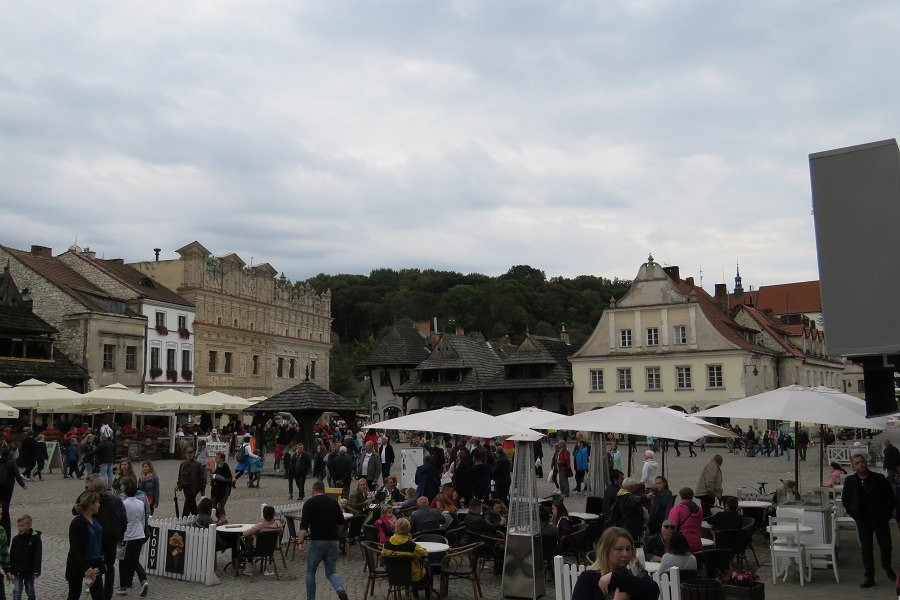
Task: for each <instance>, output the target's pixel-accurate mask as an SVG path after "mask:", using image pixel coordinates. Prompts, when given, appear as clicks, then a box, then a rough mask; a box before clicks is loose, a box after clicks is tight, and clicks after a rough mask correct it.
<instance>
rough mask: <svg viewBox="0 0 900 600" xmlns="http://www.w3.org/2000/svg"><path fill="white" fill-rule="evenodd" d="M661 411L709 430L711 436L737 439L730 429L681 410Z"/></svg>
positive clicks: (661, 408) (665, 407)
mask: <svg viewBox="0 0 900 600" xmlns="http://www.w3.org/2000/svg"><path fill="white" fill-rule="evenodd" d="M659 410H661V411H664V412H668V413H672V414H674V415H677V416H679V417H681V418H683V419H687V420H688V421H690V422H691V423H695V424H697V425H700V426H701V427H704V428H706V429H708V430H709V435H714V436H717V437H723V438H733V437H737V434H736V433H735V432H733V431H731V430H730V429H727V428H725V427H721V426H719V425H716V424H714V423H710V422H709V421H705V420H703V419H701V418H700V417H697V416H695V415H694V414H688V413H683V412H681V411H680V410H675V409H674V408H669V407H667V406H661V407H660V408H659Z"/></svg>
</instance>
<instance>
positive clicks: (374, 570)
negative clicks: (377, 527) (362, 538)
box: [359, 542, 387, 600]
mask: <svg viewBox="0 0 900 600" xmlns="http://www.w3.org/2000/svg"><path fill="white" fill-rule="evenodd" d="M359 547H360V548H362V552H363V558H365V561H366V562H365V568H366V570H367V571H368V572H369V577H368V579H367V580H366V589H365V591H364V592H363V600H367V599H368V597H369V594H370V593H371V594H372V595H373V596H374V595H375V583H376V582H377V581H378V580H379V579H384V578H385V577H387V571H386V570H385V568H384V565H383V564H381V547H382V546H381V544H379V543H377V542H360V543H359Z"/></svg>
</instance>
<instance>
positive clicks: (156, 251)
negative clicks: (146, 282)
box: [153, 248, 162, 262]
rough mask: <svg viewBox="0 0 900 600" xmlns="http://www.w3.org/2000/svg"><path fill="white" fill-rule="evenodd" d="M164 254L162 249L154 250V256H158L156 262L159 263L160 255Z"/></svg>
mask: <svg viewBox="0 0 900 600" xmlns="http://www.w3.org/2000/svg"><path fill="white" fill-rule="evenodd" d="M160 252H162V248H154V249H153V254H155V255H156V262H159V253H160Z"/></svg>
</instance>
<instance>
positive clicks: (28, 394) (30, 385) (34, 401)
mask: <svg viewBox="0 0 900 600" xmlns="http://www.w3.org/2000/svg"><path fill="white" fill-rule="evenodd" d="M80 397H81V394H79V393H78V392H73V391H72V390H70V389H68V388H67V387H65V386H61V385H59V384H57V383H50V384H47V383H44V382H43V381H40V380H39V379H28V380H27V381H23V382H22V383H20V384H18V385H16V386H14V387H11V388H4V389H3V390H0V402H3V403H4V404H6V405H8V406H11V407H12V408H18V409H29V410H35V411H37V412H52V411H57V410H60V409H61V408H62V406H63V405H65V404H67V403H69V402H72V401H73V400H76V399H78V398H80Z"/></svg>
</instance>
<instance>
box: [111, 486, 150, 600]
mask: <svg viewBox="0 0 900 600" xmlns="http://www.w3.org/2000/svg"><path fill="white" fill-rule="evenodd" d="M121 486H122V492H123V494H124V496H123V498H122V504H123V505H124V506H125V518H126V519H127V522H128V525H127V526H126V528H125V535H124V537H123V539H122V542H123V543H122V545H120V546H119V548H120V549H121V548H122V547H123V546H124V551H123V552H121V553H120V554H121V556H119V553H117V557H118V558H119V592H118V593H119V595H120V596H124V595H126V594H127V593H128V590H129V589H131V584H132V583H133V582H134V575H135V573H137V576H138V581H139V582H140V584H141V597H144V596H146V595H147V591H148V590H149V588H150V582H148V581H147V573H146V572H145V571H144V567H143V566H141V548H142V547H143V545H144V540H145V539H146V536H145V534H144V532H145V531H146V528H147V517H148V515H149V513H150V511H149V508H148V506H147V505H146V504H144V501H143V500H141V499H140V498H138V497H137V496H136V494H137V482H136V481H135V479H134V477H132V476H127V477H124V478H122V480H121Z"/></svg>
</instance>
